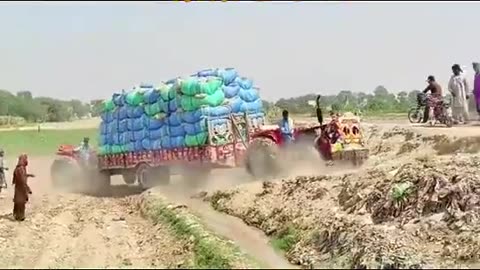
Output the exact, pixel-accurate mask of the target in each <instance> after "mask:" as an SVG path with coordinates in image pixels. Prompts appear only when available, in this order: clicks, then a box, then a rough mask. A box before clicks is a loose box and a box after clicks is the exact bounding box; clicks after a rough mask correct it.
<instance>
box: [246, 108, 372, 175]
mask: <svg viewBox="0 0 480 270" xmlns="http://www.w3.org/2000/svg"><path fill="white" fill-rule="evenodd" d="M317 118H318V121H319V124H315V125H307V126H303V127H297V128H295V129H294V138H295V140H294V142H292V143H290V144H289V145H285V143H284V141H283V139H282V136H281V134H280V128H279V127H275V126H273V127H269V128H265V129H264V130H262V131H259V132H256V133H255V134H253V136H252V138H251V140H250V144H249V146H248V149H247V156H246V164H245V166H246V169H247V171H248V172H249V173H250V174H251V175H252V176H254V177H257V178H263V177H271V176H278V174H279V173H281V172H282V168H283V167H284V166H283V164H284V165H287V166H288V165H290V166H295V162H305V161H312V160H315V158H318V157H320V158H321V159H323V160H324V161H325V162H328V163H329V164H330V163H332V162H333V161H336V162H338V161H348V162H351V163H353V165H355V166H357V165H361V164H363V161H364V160H365V159H367V158H368V149H367V148H365V145H364V141H363V134H362V132H361V129H360V119H359V117H357V116H355V115H353V114H351V113H345V114H344V115H343V116H338V115H336V116H334V117H332V120H331V121H330V122H329V123H327V124H324V125H323V124H321V123H322V120H323V119H322V118H323V117H322V115H321V111H319V109H318V107H317Z"/></svg>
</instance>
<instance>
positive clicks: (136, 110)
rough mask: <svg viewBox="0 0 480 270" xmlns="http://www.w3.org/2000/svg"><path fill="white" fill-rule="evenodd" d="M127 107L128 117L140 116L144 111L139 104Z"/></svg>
mask: <svg viewBox="0 0 480 270" xmlns="http://www.w3.org/2000/svg"><path fill="white" fill-rule="evenodd" d="M126 108H127V116H128V118H139V117H141V116H142V115H143V113H144V111H143V107H142V106H138V107H131V106H127V107H126Z"/></svg>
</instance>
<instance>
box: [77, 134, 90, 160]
mask: <svg viewBox="0 0 480 270" xmlns="http://www.w3.org/2000/svg"><path fill="white" fill-rule="evenodd" d="M89 141H90V138H88V137H85V138H83V141H82V143H81V144H80V146H79V147H77V148H75V150H74V151H75V152H78V153H80V156H81V157H82V160H83V161H84V162H85V163H87V161H88V159H89V157H90V146H89V144H88V142H89Z"/></svg>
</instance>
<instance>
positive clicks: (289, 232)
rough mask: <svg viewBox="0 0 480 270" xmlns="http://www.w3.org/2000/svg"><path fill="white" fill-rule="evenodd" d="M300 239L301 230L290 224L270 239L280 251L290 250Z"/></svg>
mask: <svg viewBox="0 0 480 270" xmlns="http://www.w3.org/2000/svg"><path fill="white" fill-rule="evenodd" d="M299 240H300V234H299V232H298V231H297V230H296V229H295V228H294V227H293V226H291V225H289V226H287V227H285V228H284V229H283V230H280V231H279V232H278V233H276V234H275V235H274V236H273V237H272V239H271V240H270V244H271V245H272V246H273V248H274V249H276V250H278V251H282V252H288V251H290V250H291V249H292V248H293V246H295V244H296V243H298V241H299Z"/></svg>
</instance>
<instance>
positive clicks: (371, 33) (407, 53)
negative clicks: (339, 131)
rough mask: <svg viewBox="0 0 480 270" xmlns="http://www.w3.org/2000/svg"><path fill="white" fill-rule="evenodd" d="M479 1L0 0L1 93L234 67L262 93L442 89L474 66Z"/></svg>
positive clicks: (89, 91) (46, 91) (117, 84)
mask: <svg viewBox="0 0 480 270" xmlns="http://www.w3.org/2000/svg"><path fill="white" fill-rule="evenodd" d="M478 14H480V3H474V2H471V3H460V2H459V3H446V2H445V3H441V2H438V3H413V2H412V3H408V2H404V3H393V2H391V3H313V2H310V3H309V2H301V3H299V2H296V3H280V2H277V3H272V2H260V3H258V2H257V3H246V2H243V3H233V2H227V3H208V2H207V3H192V2H190V3H179V2H176V3H168V2H162V3H155V2H145V3H142V2H136V3H133V2H130V3H108V2H104V3H82V2H72V3H55V2H53V3H47V2H45V3H13V2H12V3H0V37H1V39H0V40H1V41H0V89H7V90H10V91H13V92H16V91H21V90H29V91H31V92H32V93H33V94H34V95H45V96H53V97H57V98H80V99H82V100H89V99H92V98H104V97H108V96H110V95H111V93H112V92H115V91H119V90H121V89H123V88H125V89H127V88H130V87H131V86H133V85H136V84H138V83H140V82H153V83H158V82H161V81H162V80H167V79H170V78H172V77H175V76H177V75H189V74H191V73H192V72H194V71H197V70H200V69H203V68H208V67H235V68H237V69H238V70H239V72H240V73H241V74H242V75H244V76H247V77H251V78H253V79H254V81H255V83H256V85H258V86H259V87H260V89H261V95H262V97H263V98H266V99H268V100H276V99H278V98H281V97H291V96H297V95H301V94H306V93H312V92H315V93H317V92H318V93H324V94H329V93H335V92H338V91H340V90H353V91H366V92H368V91H373V89H374V88H375V87H376V86H377V85H384V86H385V87H387V89H389V90H392V91H397V92H398V91H401V90H406V91H410V90H412V89H419V88H423V87H424V86H425V79H426V77H427V76H428V75H430V74H433V75H435V76H436V77H437V78H438V80H439V81H440V83H442V85H444V86H446V83H447V81H448V78H449V76H450V72H451V71H450V67H451V65H452V64H453V63H459V64H461V65H464V66H467V67H468V71H467V72H468V73H467V75H468V76H471V75H472V71H471V62H472V61H474V60H477V61H480V55H479V52H480V51H479V50H480V35H479V34H475V32H476V27H477V26H478V25H479V19H477V17H478Z"/></svg>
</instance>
